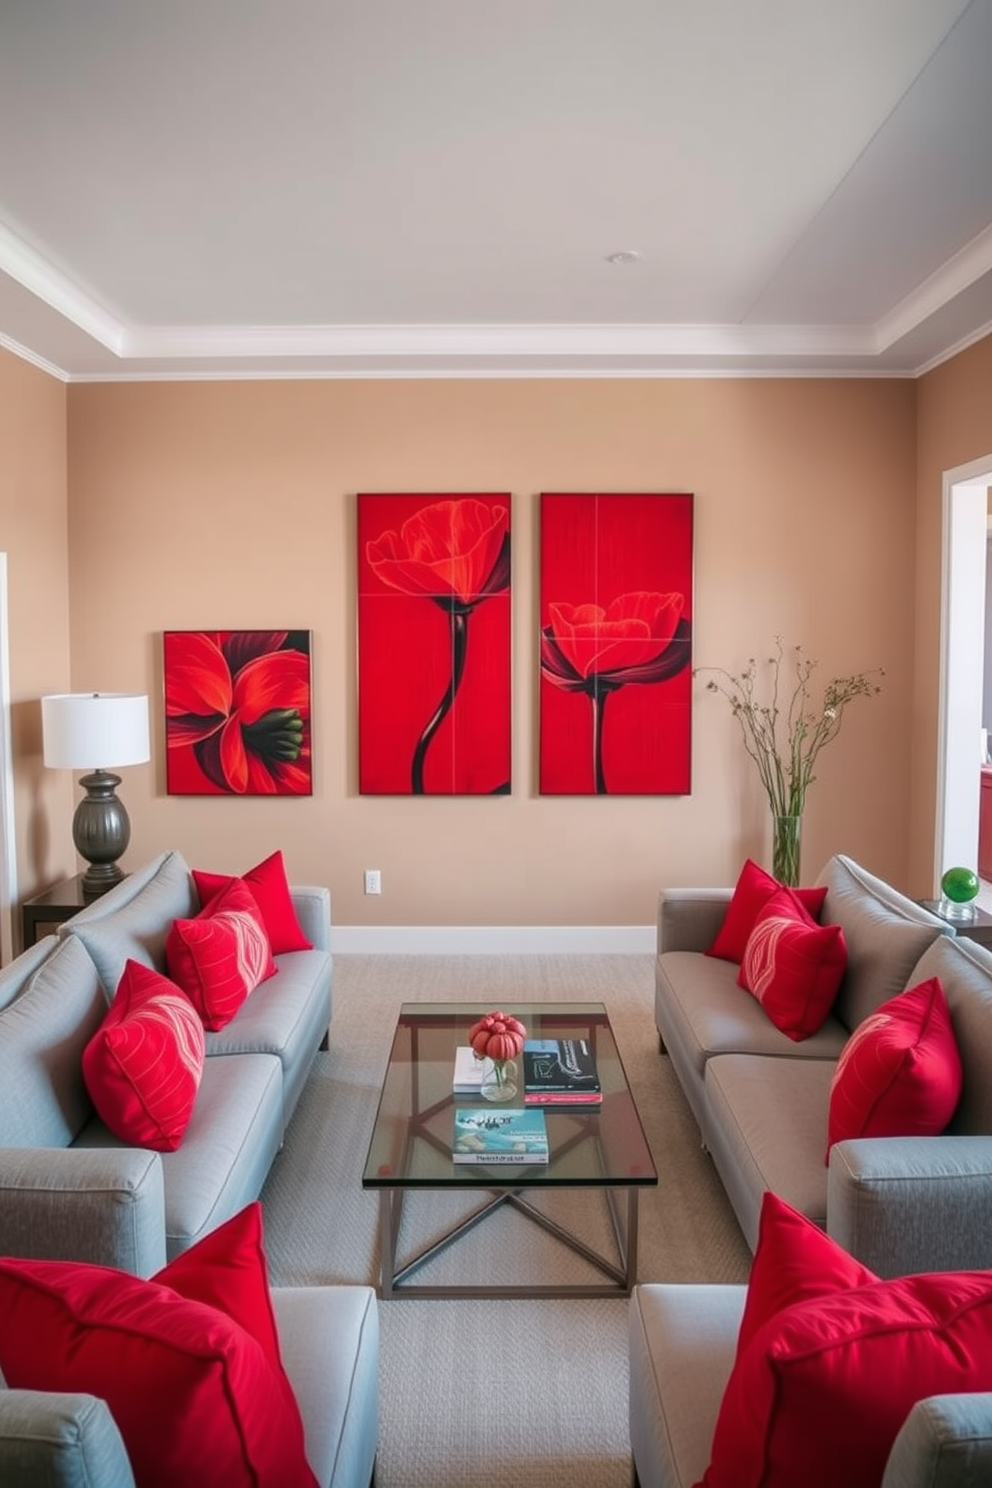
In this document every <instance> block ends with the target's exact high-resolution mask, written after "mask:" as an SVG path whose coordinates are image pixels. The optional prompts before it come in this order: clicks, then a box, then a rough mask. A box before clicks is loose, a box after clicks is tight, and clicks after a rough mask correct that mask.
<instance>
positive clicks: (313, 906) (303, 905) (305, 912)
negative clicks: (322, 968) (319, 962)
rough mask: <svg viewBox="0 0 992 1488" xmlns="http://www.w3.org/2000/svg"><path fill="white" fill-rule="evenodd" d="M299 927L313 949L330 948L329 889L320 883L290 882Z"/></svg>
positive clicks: (325, 949) (327, 949)
mask: <svg viewBox="0 0 992 1488" xmlns="http://www.w3.org/2000/svg"><path fill="white" fill-rule="evenodd" d="M289 894H290V898H291V899H292V901H293V908H294V909H295V911H296V918H297V920H298V921H299V923H300V929H301V930H302V931H303V934H304V935H305V936H306V938H307V940H309V942H310V944H311V945H312V946H313V948H314V950H315V951H329V950H330V949H331V891H330V889H326V888H324V887H323V885H321V884H290V886H289Z"/></svg>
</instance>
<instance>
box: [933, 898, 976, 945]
mask: <svg viewBox="0 0 992 1488" xmlns="http://www.w3.org/2000/svg"><path fill="white" fill-rule="evenodd" d="M920 903H921V904H922V905H923V908H924V909H928V910H929V911H930V913H931V914H935V915H937V917H938V918H939V919H941V920H943V921H944V924H945V925H953V927H954V929H955V931H956V932H957V934H958V935H963V936H964V937H965V938H966V939H967V940H976V941H977V942H978V944H979V945H983V946H986V947H988V948H989V949H990V950H992V914H987V913H986V911H985V910H984V909H976V910H975V918H974V919H973V920H949V919H948V918H947V916H946V915H942V914H941V913H940V909H939V907H938V906H939V904H940V900H939V899H921V900H920Z"/></svg>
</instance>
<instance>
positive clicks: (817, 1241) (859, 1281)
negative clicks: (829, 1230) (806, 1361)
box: [737, 1190, 878, 1358]
mask: <svg viewBox="0 0 992 1488" xmlns="http://www.w3.org/2000/svg"><path fill="white" fill-rule="evenodd" d="M873 1281H878V1277H877V1276H876V1275H875V1273H874V1271H869V1269H868V1267H867V1266H862V1264H861V1262H860V1261H857V1260H855V1258H854V1256H852V1255H849V1254H848V1252H847V1251H846V1250H844V1249H843V1248H842V1247H841V1246H840V1245H838V1244H837V1242H836V1241H835V1240H831V1239H830V1237H829V1236H828V1235H825V1234H824V1233H823V1231H822V1230H821V1229H820V1227H819V1225H815V1224H813V1222H812V1220H809V1219H807V1218H806V1216H805V1214H800V1213H799V1211H798V1210H797V1209H793V1207H792V1205H791V1204H787V1203H786V1202H785V1200H784V1199H780V1198H779V1196H778V1194H774V1193H772V1192H771V1190H768V1191H767V1192H766V1193H765V1195H764V1198H763V1199H762V1202H761V1218H760V1220H759V1224H758V1244H757V1248H756V1249H755V1252H754V1260H753V1261H752V1263H751V1272H750V1275H749V1276H748V1282H747V1300H746V1301H745V1303H744V1313H743V1316H742V1318H741V1326H740V1332H739V1334H738V1337H737V1357H738V1358H740V1356H741V1354H742V1352H743V1351H744V1349H745V1348H746V1347H747V1345H748V1344H749V1343H750V1342H751V1339H752V1338H753V1337H754V1335H755V1334H756V1333H757V1332H758V1330H759V1329H760V1328H762V1327H764V1325H765V1323H767V1322H768V1321H769V1319H770V1318H773V1317H774V1316H775V1315H776V1313H779V1312H784V1310H785V1309H786V1308H787V1307H792V1306H794V1305H795V1304H796V1303H797V1302H806V1301H809V1300H811V1299H812V1298H814V1297H823V1296H826V1295H827V1294H828V1293H832V1292H844V1291H849V1290H850V1288H851V1287H856V1286H866V1285H868V1284H869V1283H870V1282H873Z"/></svg>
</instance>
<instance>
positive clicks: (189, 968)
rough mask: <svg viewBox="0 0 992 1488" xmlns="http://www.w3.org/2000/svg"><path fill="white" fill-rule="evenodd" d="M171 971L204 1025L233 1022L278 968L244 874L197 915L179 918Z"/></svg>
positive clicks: (168, 953)
mask: <svg viewBox="0 0 992 1488" xmlns="http://www.w3.org/2000/svg"><path fill="white" fill-rule="evenodd" d="M165 961H166V965H167V966H168V968H169V975H170V976H171V977H172V978H173V979H174V981H175V982H176V983H177V985H178V986H180V987H181V988H182V990H183V991H184V992H185V993H186V996H187V997H188V998H189V1000H190V1002H192V1004H193V1006H194V1007H195V1008H196V1011H197V1012H198V1013H199V1015H200V1018H201V1019H202V1022H203V1026H204V1028H209V1029H212V1030H216V1029H218V1028H223V1027H224V1026H225V1024H227V1023H230V1021H231V1019H232V1018H233V1017H234V1015H235V1013H236V1012H237V1011H238V1008H239V1007H240V1006H241V1004H242V1003H243V1002H244V1001H245V999H246V998H247V997H248V996H249V994H250V993H252V992H254V990H255V988H256V987H257V986H258V984H259V983H260V982H264V981H265V980H266V978H267V977H270V976H274V975H275V973H276V971H277V970H278V968H277V966H276V964H275V962H274V961H273V959H272V952H271V951H270V949H269V939H268V936H267V935H266V933H265V929H264V927H263V925H262V920H261V916H260V914H259V910H258V905H257V904H256V902H255V899H254V898H253V896H252V892H251V890H250V889H249V888H248V887H247V885H246V884H244V883H242V881H241V880H240V879H239V878H235V879H233V880H232V881H231V883H230V884H229V885H228V886H227V888H226V889H224V890H223V891H222V892H221V893H220V894H218V895H217V896H216V897H215V898H214V899H211V901H210V903H209V904H208V905H207V906H206V908H205V909H202V910H201V911H200V913H199V914H198V915H197V916H196V918H195V919H193V920H174V921H173V922H172V926H171V928H170V930H169V934H168V936H167V937H166V941H165Z"/></svg>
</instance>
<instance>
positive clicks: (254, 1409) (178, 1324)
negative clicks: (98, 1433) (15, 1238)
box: [0, 1247, 317, 1488]
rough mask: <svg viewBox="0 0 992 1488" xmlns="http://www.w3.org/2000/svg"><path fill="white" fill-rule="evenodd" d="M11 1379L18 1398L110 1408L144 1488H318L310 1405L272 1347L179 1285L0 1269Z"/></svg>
mask: <svg viewBox="0 0 992 1488" xmlns="http://www.w3.org/2000/svg"><path fill="white" fill-rule="evenodd" d="M194 1248H195V1247H194ZM187 1254H188V1253H187ZM201 1264H202V1262H201ZM168 1270H169V1268H168V1267H167V1268H166V1271H168ZM188 1275H189V1267H187V1270H186V1272H185V1279H187V1280H188ZM183 1279H184V1277H183V1275H182V1274H181V1273H180V1272H179V1271H178V1270H177V1271H176V1272H175V1273H173V1281H174V1282H177V1281H178V1282H182V1281H183ZM227 1287H228V1282H227V1280H226V1279H224V1280H222V1281H221V1282H220V1283H219V1292H220V1293H221V1294H223V1293H225V1292H226V1291H227ZM208 1290H209V1288H208ZM254 1308H255V1304H254V1303H252V1304H251V1306H250V1308H249V1311H252V1312H253V1311H254ZM0 1369H2V1371H3V1377H4V1379H5V1380H6V1382H7V1384H8V1385H9V1386H10V1387H12V1388H14V1389H26V1390H47V1391H69V1392H83V1393H86V1394H91V1395H96V1396H98V1397H100V1398H101V1399H103V1400H106V1402H107V1404H108V1406H109V1407H110V1412H111V1415H112V1416H113V1418H114V1421H115V1422H116V1425H117V1428H118V1430H119V1431H120V1433H121V1436H122V1437H123V1439H124V1445H125V1447H126V1448H127V1453H128V1457H129V1458H130V1460H131V1465H132V1467H133V1469H134V1476H135V1481H136V1482H138V1483H140V1484H141V1485H142V1488H175V1485H176V1484H177V1483H203V1484H207V1483H217V1484H220V1483H223V1484H224V1485H225V1488H241V1485H244V1488H316V1482H317V1480H316V1478H315V1477H314V1474H313V1472H312V1471H311V1469H310V1467H309V1464H308V1463H307V1460H306V1455H305V1449H304V1440H303V1421H302V1418H301V1416H300V1411H299V1406H298V1405H297V1403H296V1399H295V1396H294V1395H293V1393H292V1390H291V1389H290V1388H289V1386H288V1381H286V1383H285V1385H284V1384H283V1378H284V1377H282V1372H281V1370H279V1369H277V1368H274V1367H273V1365H272V1364H271V1363H270V1361H269V1359H268V1357H267V1356H266V1347H265V1345H264V1344H263V1343H262V1342H260V1341H259V1340H258V1339H256V1338H254V1337H252V1334H251V1331H250V1330H249V1329H248V1328H245V1327H243V1326H242V1325H241V1323H240V1322H239V1321H237V1320H236V1319H235V1318H233V1317H231V1316H229V1315H228V1314H227V1313H226V1312H225V1311H224V1310H223V1307H222V1306H210V1305H207V1304H206V1303H205V1302H201V1301H199V1300H197V1299H195V1298H193V1299H191V1298H187V1297H185V1296H183V1295H180V1289H179V1286H177V1285H164V1284H162V1282H161V1281H160V1280H158V1279H157V1278H156V1279H153V1280H151V1281H144V1280H140V1279H139V1278H138V1277H135V1276H130V1275H129V1274H128V1273H126V1272H123V1271H114V1270H111V1269H110V1268H109V1267H105V1266H89V1265H82V1264H76V1263H74V1262H66V1261H30V1260H7V1259H4V1260H0Z"/></svg>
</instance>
